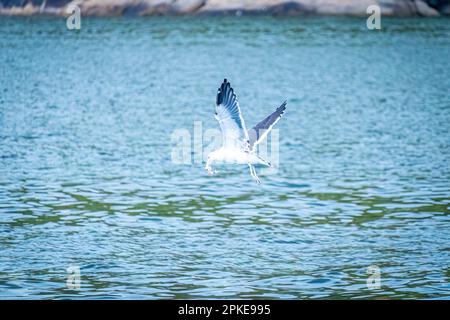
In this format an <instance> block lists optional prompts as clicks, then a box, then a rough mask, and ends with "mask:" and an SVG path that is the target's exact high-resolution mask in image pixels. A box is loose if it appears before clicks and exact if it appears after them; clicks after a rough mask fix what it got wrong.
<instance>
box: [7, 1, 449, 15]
mask: <svg viewBox="0 0 450 320" xmlns="http://www.w3.org/2000/svg"><path fill="white" fill-rule="evenodd" d="M71 4H76V5H78V6H79V7H80V9H81V14H82V15H84V16H122V15H126V16H149V15H281V16H292V15H345V16H362V15H367V12H366V10H367V8H368V7H369V6H370V5H378V6H379V7H380V9H381V14H382V15H384V16H396V17H417V16H424V17H435V16H449V15H450V0H75V1H71V0H0V14H2V15H40V14H41V15H67V13H66V10H67V8H68V6H69V5H71Z"/></svg>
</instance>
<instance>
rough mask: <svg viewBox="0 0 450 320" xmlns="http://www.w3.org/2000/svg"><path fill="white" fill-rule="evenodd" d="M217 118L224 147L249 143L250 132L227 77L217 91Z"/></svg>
mask: <svg viewBox="0 0 450 320" xmlns="http://www.w3.org/2000/svg"><path fill="white" fill-rule="evenodd" d="M215 116H216V119H217V121H219V124H220V129H221V130H222V143H223V146H224V147H241V146H243V145H248V134H247V129H246V127H245V122H244V119H243V118H242V113H241V109H240V108H239V103H238V100H237V98H236V94H235V93H234V91H233V88H231V85H230V83H229V82H228V81H227V79H225V80H223V83H222V85H221V86H220V88H219V90H218V92H217V99H216V114H215Z"/></svg>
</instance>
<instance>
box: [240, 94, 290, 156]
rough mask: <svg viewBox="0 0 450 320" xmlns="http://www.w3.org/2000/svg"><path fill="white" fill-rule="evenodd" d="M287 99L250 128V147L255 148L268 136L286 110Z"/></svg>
mask: <svg viewBox="0 0 450 320" xmlns="http://www.w3.org/2000/svg"><path fill="white" fill-rule="evenodd" d="M286 103H287V102H286V101H285V102H283V103H282V104H281V106H279V107H278V108H277V110H275V111H274V112H273V113H272V114H271V115H270V116H268V117H266V118H265V119H264V120H263V121H261V122H259V123H258V124H257V125H256V126H254V127H253V128H251V129H249V130H248V137H249V143H250V148H251V149H253V148H254V147H255V146H256V145H257V144H258V143H260V142H261V141H262V140H264V138H265V137H266V136H267V134H268V133H269V131H270V130H271V129H272V127H273V126H274V125H275V123H277V121H278V120H280V118H281V116H282V115H283V113H284V110H286Z"/></svg>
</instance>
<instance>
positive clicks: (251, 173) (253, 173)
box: [248, 163, 261, 184]
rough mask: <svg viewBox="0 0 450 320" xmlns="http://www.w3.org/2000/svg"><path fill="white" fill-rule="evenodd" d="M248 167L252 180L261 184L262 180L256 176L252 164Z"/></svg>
mask: <svg viewBox="0 0 450 320" xmlns="http://www.w3.org/2000/svg"><path fill="white" fill-rule="evenodd" d="M248 167H249V168H250V175H251V176H252V178H253V179H255V181H256V183H257V184H260V183H261V180H259V178H258V176H257V175H256V170H255V167H254V166H253V165H251V164H250V163H249V164H248Z"/></svg>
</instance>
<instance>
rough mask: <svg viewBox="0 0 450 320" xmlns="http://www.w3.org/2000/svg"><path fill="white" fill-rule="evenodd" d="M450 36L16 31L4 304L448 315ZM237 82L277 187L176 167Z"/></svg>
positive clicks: (289, 25) (237, 29)
mask: <svg viewBox="0 0 450 320" xmlns="http://www.w3.org/2000/svg"><path fill="white" fill-rule="evenodd" d="M448 22H449V20H448V19H383V20H382V30H378V31H377V30H372V31H371V30H368V29H367V28H366V22H365V19H363V18H309V17H308V18H305V17H302V18H284V19H282V18H270V17H229V18H220V17H214V18H182V17H174V18H165V17H159V18H109V19H106V18H105V19H94V18H90V19H87V18H86V19H84V18H83V19H82V27H81V29H80V30H68V29H67V28H66V24H65V20H64V19H63V18H43V17H40V18H38V17H35V18H7V17H0V61H1V65H0V298H2V299H10V298H19V299H134V298H136V299H167V298H190V299H196V298H269V299H298V298H307V299H309V298H312V299H315V298H335V299H348V298H362V299H372V298H388V299H410V298H432V299H434V298H443V299H449V298H450V266H449V262H450V227H449V226H450V224H449V223H450V125H449V124H450V72H449V57H450V24H449V23H448ZM224 78H228V79H229V80H230V81H231V83H232V85H233V87H234V88H235V90H236V93H237V95H238V98H239V101H240V105H241V108H242V111H243V115H244V118H245V119H246V121H247V124H248V125H251V124H254V123H256V122H258V121H259V120H261V119H262V118H263V117H265V116H266V115H267V114H269V113H270V112H271V111H273V110H274V108H275V107H277V106H278V105H279V104H280V103H281V102H282V101H284V99H287V101H288V105H287V111H286V114H285V116H284V117H283V118H282V119H281V121H280V122H279V123H278V124H277V126H276V127H277V129H278V134H279V164H278V172H277V173H276V174H272V175H261V180H262V182H263V183H262V184H261V185H257V184H256V183H255V182H254V181H252V179H251V177H250V175H249V172H248V168H247V167H246V166H242V167H233V166H231V167H221V168H220V173H219V174H217V175H214V176H208V175H207V173H206V172H205V171H204V169H203V165H202V164H200V163H198V162H196V161H194V159H192V161H191V162H190V164H184V165H181V164H175V163H173V161H172V158H171V154H172V151H173V148H174V142H173V141H172V140H171V137H172V134H173V132H174V130H177V129H184V130H187V131H188V132H189V133H190V134H192V136H191V138H192V140H193V139H194V125H195V123H196V121H197V122H198V121H201V123H202V127H203V130H206V129H208V128H218V124H217V122H216V121H215V119H214V117H213V113H214V103H215V95H216V92H217V88H218V87H219V85H220V83H221V82H222V80H223V79H224ZM258 170H259V169H258ZM74 266H75V267H79V268H80V287H79V288H76V287H75V288H74V287H71V286H70V285H69V286H68V284H67V279H68V276H70V274H68V271H67V269H68V268H70V267H74ZM370 270H378V273H376V274H371V271H370ZM374 276H379V277H378V278H379V280H380V282H379V284H380V285H379V287H377V286H375V287H374V286H373V285H372V286H371V285H370V284H373V282H372V280H373V279H374V278H373V277H374ZM368 283H369V285H368ZM375 283H376V282H375Z"/></svg>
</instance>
